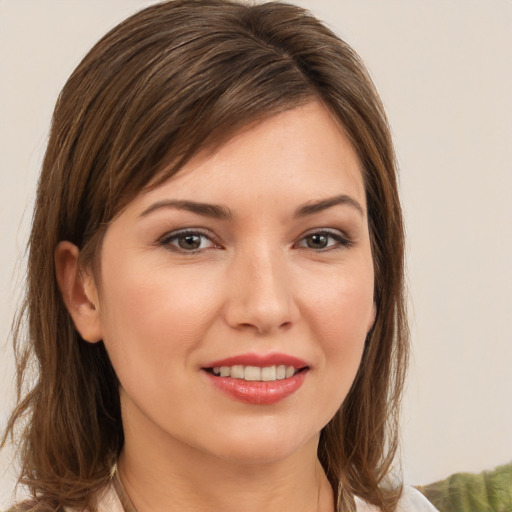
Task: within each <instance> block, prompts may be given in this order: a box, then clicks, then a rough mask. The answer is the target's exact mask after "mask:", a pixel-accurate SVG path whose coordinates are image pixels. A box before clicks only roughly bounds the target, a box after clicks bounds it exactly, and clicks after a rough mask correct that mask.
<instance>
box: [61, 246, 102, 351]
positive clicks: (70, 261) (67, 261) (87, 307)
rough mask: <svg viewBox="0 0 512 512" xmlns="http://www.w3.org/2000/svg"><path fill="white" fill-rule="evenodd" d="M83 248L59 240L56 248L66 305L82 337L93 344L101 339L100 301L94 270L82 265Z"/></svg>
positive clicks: (62, 292)
mask: <svg viewBox="0 0 512 512" xmlns="http://www.w3.org/2000/svg"><path fill="white" fill-rule="evenodd" d="M79 254H80V251H79V250H78V247H76V245H73V244H72V243H71V242H67V241H64V242H59V244H58V245H57V248H56V249H55V269H56V277H57V283H58V285H59V289H60V293H61V294H62V299H63V301H64V304H65V305H66V308H67V310H68V312H69V314H70V315H71V317H72V319H73V322H74V324H75V327H76V329H77V331H78V332H79V333H80V335H81V336H82V338H83V339H84V340H86V341H89V342H91V343H96V342H98V341H100V340H101V339H102V338H103V336H102V332H101V323H100V312H99V300H98V291H97V288H96V283H95V282H94V278H93V276H92V273H91V272H88V271H87V272H85V271H84V270H83V269H81V268H80V266H79V262H78V257H79Z"/></svg>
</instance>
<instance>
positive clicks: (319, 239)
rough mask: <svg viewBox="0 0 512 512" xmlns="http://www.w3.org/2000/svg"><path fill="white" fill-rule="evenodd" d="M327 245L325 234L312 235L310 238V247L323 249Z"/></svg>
mask: <svg viewBox="0 0 512 512" xmlns="http://www.w3.org/2000/svg"><path fill="white" fill-rule="evenodd" d="M326 246H327V237H326V236H325V235H311V236H310V237H309V240H308V247H310V248H312V249H323V248H324V247H326Z"/></svg>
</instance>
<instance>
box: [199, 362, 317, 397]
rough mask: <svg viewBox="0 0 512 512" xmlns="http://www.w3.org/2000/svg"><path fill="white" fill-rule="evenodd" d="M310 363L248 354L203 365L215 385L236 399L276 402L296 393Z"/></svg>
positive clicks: (204, 370) (205, 372)
mask: <svg viewBox="0 0 512 512" xmlns="http://www.w3.org/2000/svg"><path fill="white" fill-rule="evenodd" d="M310 369H311V368H310V366H309V365H308V364H307V363H306V362H305V361H303V360H301V359H297V358H295V357H292V356H288V355H285V354H270V355H258V354H245V355H242V356H235V357H230V358H227V359H222V360H219V361H213V362H211V363H209V364H208V365H206V366H204V367H203V368H201V370H203V372H204V374H205V375H206V376H207V377H208V380H209V381H210V382H211V384H213V386H214V388H215V389H217V390H218V391H220V392H222V393H223V394H224V395H227V396H229V397H230V398H232V399H235V400H236V401H241V402H245V403H248V404H254V405H272V404H275V403H277V402H280V401H281V400H284V399H285V398H287V397H289V396H290V395H292V394H294V393H295V392H296V391H297V390H298V389H299V388H300V387H301V386H302V384H303V383H304V380H305V378H306V376H307V374H308V372H309V370H310Z"/></svg>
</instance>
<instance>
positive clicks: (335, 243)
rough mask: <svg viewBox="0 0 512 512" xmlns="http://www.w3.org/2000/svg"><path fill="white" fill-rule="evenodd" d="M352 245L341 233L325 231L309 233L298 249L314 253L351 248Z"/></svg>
mask: <svg viewBox="0 0 512 512" xmlns="http://www.w3.org/2000/svg"><path fill="white" fill-rule="evenodd" d="M351 245H352V242H351V241H350V240H348V239H347V238H346V237H345V236H344V235H342V234H341V233H340V232H339V231H331V230H325V229H322V230H320V231H315V232H312V233H308V234H307V235H306V236H304V237H302V238H301V239H300V240H299V242H298V244H297V246H298V247H301V248H306V249H312V250H314V251H325V250H330V249H336V248H340V247H350V246H351Z"/></svg>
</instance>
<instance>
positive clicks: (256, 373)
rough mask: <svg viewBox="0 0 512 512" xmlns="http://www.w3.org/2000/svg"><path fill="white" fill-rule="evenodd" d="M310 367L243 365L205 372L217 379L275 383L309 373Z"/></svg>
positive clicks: (216, 368)
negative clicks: (226, 378) (225, 378)
mask: <svg viewBox="0 0 512 512" xmlns="http://www.w3.org/2000/svg"><path fill="white" fill-rule="evenodd" d="M308 369H309V367H308V366H303V367H301V368H295V367H294V366H291V365H284V364H280V365H272V366H263V367H260V366H249V365H248V366H244V365H241V364H237V365H233V366H214V367H211V368H204V370H205V371H206V372H208V373H210V374H212V375H214V376H216V377H230V378H232V379H240V380H245V381H250V382H274V381H277V380H283V379H290V378H291V377H293V376H294V375H297V374H298V373H300V372H304V371H307V370H308Z"/></svg>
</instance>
